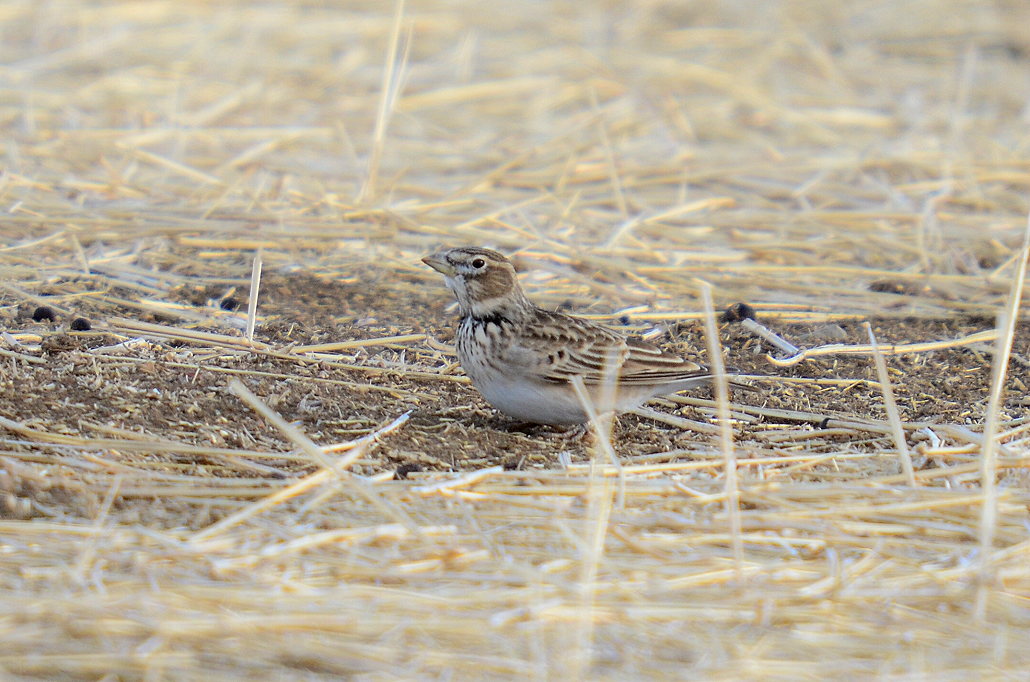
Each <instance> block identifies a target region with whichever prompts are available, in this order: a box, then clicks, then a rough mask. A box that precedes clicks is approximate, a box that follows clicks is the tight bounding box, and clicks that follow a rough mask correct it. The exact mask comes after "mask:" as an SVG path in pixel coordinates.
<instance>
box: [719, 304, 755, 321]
mask: <svg viewBox="0 0 1030 682" xmlns="http://www.w3.org/2000/svg"><path fill="white" fill-rule="evenodd" d="M753 319H755V309H754V308H752V307H751V306H749V305H748V304H747V303H734V304H733V305H731V306H730V307H729V308H727V309H726V311H725V312H724V313H723V314H722V321H723V322H740V321H742V320H753Z"/></svg>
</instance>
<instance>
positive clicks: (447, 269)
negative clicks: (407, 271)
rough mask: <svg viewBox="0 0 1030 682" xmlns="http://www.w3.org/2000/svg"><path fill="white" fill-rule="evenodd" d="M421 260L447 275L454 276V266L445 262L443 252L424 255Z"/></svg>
mask: <svg viewBox="0 0 1030 682" xmlns="http://www.w3.org/2000/svg"><path fill="white" fill-rule="evenodd" d="M422 262H423V263H425V264H426V265H428V266H429V267H431V268H433V269H434V270H436V271H437V272H439V273H442V274H444V275H446V276H447V277H453V276H454V272H455V270H454V266H453V265H451V264H450V263H448V262H447V259H446V258H444V256H443V252H441V253H434V254H432V255H431V256H426V257H425V258H423V259H422Z"/></svg>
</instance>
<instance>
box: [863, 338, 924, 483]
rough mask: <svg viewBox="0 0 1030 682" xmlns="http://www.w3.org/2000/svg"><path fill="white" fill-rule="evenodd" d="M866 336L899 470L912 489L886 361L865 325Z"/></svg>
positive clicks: (912, 473)
mask: <svg viewBox="0 0 1030 682" xmlns="http://www.w3.org/2000/svg"><path fill="white" fill-rule="evenodd" d="M865 331H866V334H868V335H869V345H870V346H872V349H873V364H875V365H876V375H877V377H878V378H879V380H880V391H881V393H883V407H884V409H885V410H886V411H887V420H888V422H889V423H890V425H891V436H892V437H893V438H894V446H895V447H896V448H897V449H898V459H900V460H901V470H902V472H903V473H904V474H905V479H906V480H907V481H908V484H909V485H910V486H912V487H915V486H916V474H915V470H914V469H913V468H912V455H911V454H910V453H909V451H908V442H907V441H906V440H905V428H904V426H902V422H901V414H900V413H899V412H898V404H897V403H896V402H895V401H894V389H893V388H892V387H891V379H890V376H889V375H888V374H887V361H886V360H884V358H883V353H881V352H880V346H879V344H877V343H876V335H874V334H873V327H872V325H870V324H869V323H868V322H866V323H865Z"/></svg>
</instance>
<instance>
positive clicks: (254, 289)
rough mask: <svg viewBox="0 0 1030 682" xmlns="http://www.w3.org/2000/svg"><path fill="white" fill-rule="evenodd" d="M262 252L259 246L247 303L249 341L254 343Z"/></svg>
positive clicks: (251, 275) (255, 256) (252, 267)
mask: <svg viewBox="0 0 1030 682" xmlns="http://www.w3.org/2000/svg"><path fill="white" fill-rule="evenodd" d="M261 264H262V253H261V249H260V248H258V250H257V253H255V254H254V264H253V265H252V266H251V269H250V301H248V303H247V341H249V342H251V343H254V328H255V327H256V326H257V302H258V294H259V293H260V289H261Z"/></svg>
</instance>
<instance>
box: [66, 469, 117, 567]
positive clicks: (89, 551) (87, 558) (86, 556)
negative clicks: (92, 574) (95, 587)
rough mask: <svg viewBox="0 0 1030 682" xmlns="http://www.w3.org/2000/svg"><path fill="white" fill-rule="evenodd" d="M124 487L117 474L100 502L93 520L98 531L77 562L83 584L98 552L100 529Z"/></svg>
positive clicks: (76, 565)
mask: <svg viewBox="0 0 1030 682" xmlns="http://www.w3.org/2000/svg"><path fill="white" fill-rule="evenodd" d="M121 487H122V475H121V474H116V475H115V477H114V480H113V481H111V487H110V488H108V489H107V494H105V495H104V499H103V501H102V502H101V503H100V510H99V511H98V512H97V518H96V520H95V521H94V522H93V527H94V528H96V530H97V533H96V534H95V535H93V537H92V538H91V540H90V542H89V544H88V545H87V546H86V549H85V550H83V552H82V554H81V555H79V559H78V561H76V562H75V574H76V576H77V577H78V580H79V582H80V583H81V584H85V583H86V574H87V573H88V572H89V569H90V566H92V565H93V559H94V558H95V557H96V554H97V545H98V544H99V542H100V537H101V536H100V530H101V529H102V528H103V527H104V524H105V523H107V517H108V516H109V515H110V513H111V507H112V506H114V501H115V499H116V498H117V497H118V491H119V490H120V489H121Z"/></svg>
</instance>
